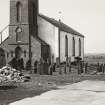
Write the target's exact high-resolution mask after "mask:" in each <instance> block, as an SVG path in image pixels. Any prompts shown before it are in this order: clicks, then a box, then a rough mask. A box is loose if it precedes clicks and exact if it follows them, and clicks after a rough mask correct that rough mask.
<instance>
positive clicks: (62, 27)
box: [39, 14, 84, 37]
mask: <svg viewBox="0 0 105 105" xmlns="http://www.w3.org/2000/svg"><path fill="white" fill-rule="evenodd" d="M39 16H40V17H42V18H43V19H45V20H46V21H48V22H50V23H51V24H53V25H54V26H56V27H58V28H59V29H60V30H62V31H64V32H67V33H71V34H74V35H77V36H81V37H84V35H82V34H80V33H79V32H77V31H76V30H74V29H72V28H71V27H69V26H68V25H66V24H64V23H63V22H60V21H57V20H55V19H53V18H49V17H47V16H45V15H42V14H39Z"/></svg>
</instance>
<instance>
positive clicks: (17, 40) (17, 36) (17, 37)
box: [16, 27, 22, 42]
mask: <svg viewBox="0 0 105 105" xmlns="http://www.w3.org/2000/svg"><path fill="white" fill-rule="evenodd" d="M21 37H22V28H20V27H17V28H16V42H21Z"/></svg>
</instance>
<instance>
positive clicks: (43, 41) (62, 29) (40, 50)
mask: <svg viewBox="0 0 105 105" xmlns="http://www.w3.org/2000/svg"><path fill="white" fill-rule="evenodd" d="M38 6H39V4H38V0H10V24H9V36H8V37H7V38H6V39H5V40H4V41H2V43H1V45H0V46H1V48H2V49H4V50H5V56H6V62H7V63H8V62H9V61H10V60H11V59H12V58H13V57H14V55H15V53H14V52H15V48H16V47H17V46H18V47H21V48H22V52H23V54H22V56H23V58H24V61H25V63H26V62H27V61H28V60H29V59H31V60H32V65H33V64H34V62H35V61H36V60H37V61H39V60H40V58H43V59H44V60H47V59H50V60H51V61H52V62H56V60H57V59H59V61H60V62H65V61H66V58H67V57H68V58H70V59H71V61H74V58H75V57H77V56H79V57H81V58H82V59H83V58H84V36H83V35H82V34H80V33H79V32H77V31H75V30H74V29H72V28H71V27H69V26H67V25H66V24H64V23H63V22H61V21H57V20H55V19H53V18H50V17H47V16H45V15H42V14H40V13H39V7H38Z"/></svg>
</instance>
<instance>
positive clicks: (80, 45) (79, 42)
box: [79, 39, 81, 56]
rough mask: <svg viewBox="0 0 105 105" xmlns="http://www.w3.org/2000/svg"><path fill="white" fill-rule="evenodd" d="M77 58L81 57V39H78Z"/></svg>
mask: <svg viewBox="0 0 105 105" xmlns="http://www.w3.org/2000/svg"><path fill="white" fill-rule="evenodd" d="M79 56H81V39H79Z"/></svg>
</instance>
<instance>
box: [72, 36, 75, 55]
mask: <svg viewBox="0 0 105 105" xmlns="http://www.w3.org/2000/svg"><path fill="white" fill-rule="evenodd" d="M72 55H73V56H75V38H74V37H73V39H72Z"/></svg>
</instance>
